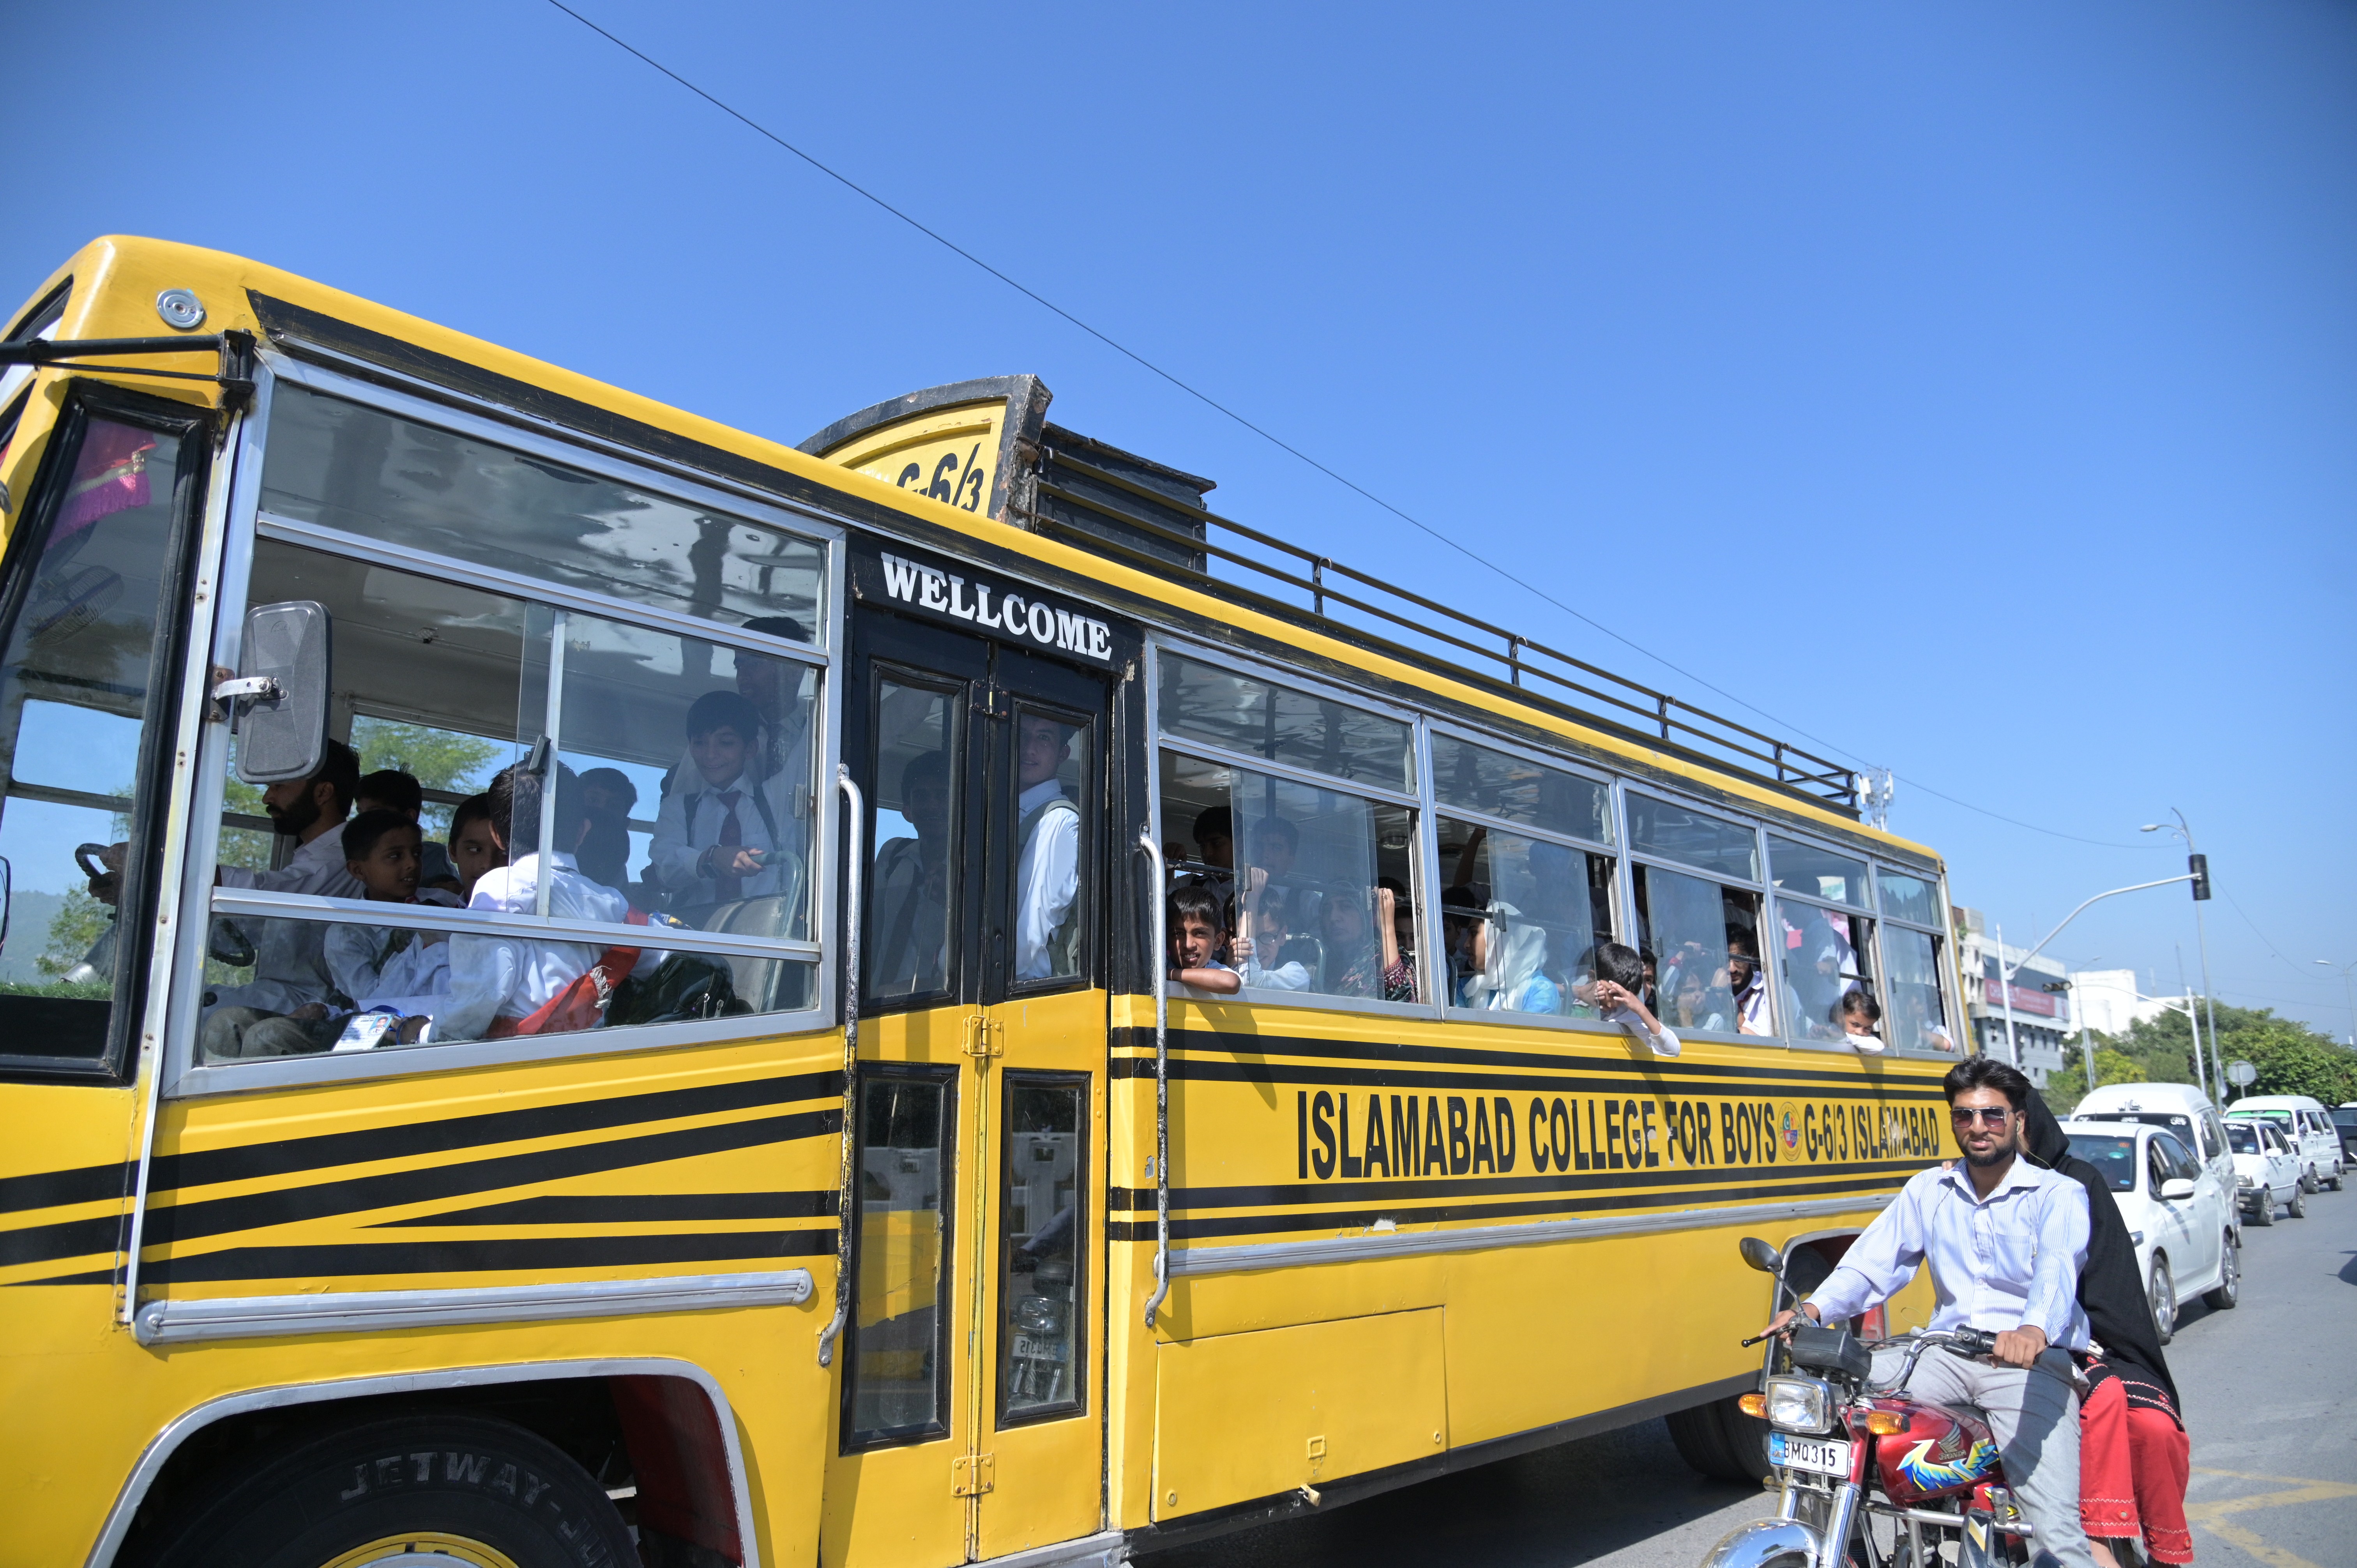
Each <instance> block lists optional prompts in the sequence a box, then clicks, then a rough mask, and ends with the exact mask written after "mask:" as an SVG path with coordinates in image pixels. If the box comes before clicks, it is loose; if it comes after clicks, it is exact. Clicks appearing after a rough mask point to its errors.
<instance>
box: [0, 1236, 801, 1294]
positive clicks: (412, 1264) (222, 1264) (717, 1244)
mask: <svg viewBox="0 0 2357 1568" xmlns="http://www.w3.org/2000/svg"><path fill="white" fill-rule="evenodd" d="M833 1255H834V1226H832V1225H823V1226H819V1227H816V1228H814V1229H812V1230H707V1231H701V1232H693V1231H692V1232H689V1233H687V1234H685V1235H676V1236H528V1237H522V1238H516V1239H511V1240H480V1241H475V1240H454V1241H352V1242H343V1243H339V1244H332V1245H327V1246H296V1247H232V1248H230V1249H228V1250H227V1251H220V1252H199V1253H197V1254H196V1255H195V1256H193V1257H187V1258H163V1259H158V1260H156V1261H155V1262H147V1263H143V1264H142V1265H140V1269H139V1283H141V1284H143V1285H145V1284H148V1283H156V1284H223V1283H244V1282H248V1281H253V1280H321V1279H341V1278H348V1277H350V1276H351V1275H354V1274H387V1275H397V1274H465V1273H508V1272H510V1271H516V1272H522V1271H527V1270H539V1269H602V1268H629V1267H631V1266H634V1265H643V1264H650V1263H717V1262H753V1263H766V1262H776V1261H777V1260H778V1259H780V1258H823V1257H831V1256H833ZM113 1279H114V1273H113V1270H111V1269H101V1270H93V1271H91V1272H90V1273H79V1274H60V1275H59V1276H57V1277H56V1278H54V1279H46V1280H25V1281H22V1282H20V1283H23V1284H28V1285H89V1284H107V1283H113Z"/></svg>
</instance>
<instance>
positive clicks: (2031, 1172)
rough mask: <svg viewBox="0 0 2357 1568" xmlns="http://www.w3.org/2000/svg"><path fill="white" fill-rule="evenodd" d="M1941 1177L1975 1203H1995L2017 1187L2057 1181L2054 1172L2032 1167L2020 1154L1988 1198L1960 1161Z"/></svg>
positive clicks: (2038, 1166)
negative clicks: (1962, 1191) (1982, 1194)
mask: <svg viewBox="0 0 2357 1568" xmlns="http://www.w3.org/2000/svg"><path fill="white" fill-rule="evenodd" d="M1941 1175H1942V1176H1945V1177H1946V1178H1947V1179H1948V1180H1950V1181H1952V1182H1953V1183H1955V1184H1956V1186H1957V1187H1961V1188H1962V1189H1963V1190H1964V1196H1965V1197H1969V1198H1971V1199H1972V1200H1973V1201H1974V1202H1975V1203H1994V1202H1996V1200H1997V1199H1998V1198H2000V1197H2004V1196H2005V1195H2006V1194H2007V1193H2008V1192H2011V1191H2013V1190H2014V1189H2015V1188H2016V1187H2025V1188H2027V1187H2045V1186H2046V1185H2048V1184H2049V1183H2050V1182H2051V1181H2053V1180H2054V1179H2055V1176H2054V1173H2053V1172H2052V1171H2050V1170H2048V1169H2046V1168H2045V1167H2044V1166H2042V1165H2031V1164H2030V1163H2029V1161H2028V1160H2026V1159H2024V1158H2022V1157H2021V1155H2019V1154H2016V1155H2014V1156H2013V1168H2012V1169H2010V1170H2008V1171H2007V1172H2006V1173H2005V1179H2004V1180H2003V1181H2000V1182H1998V1183H1997V1184H1996V1189H1995V1190H1994V1191H1992V1192H1991V1193H1990V1194H1989V1195H1988V1197H1986V1198H1984V1197H1981V1194H1980V1188H1978V1187H1975V1186H1974V1185H1973V1177H1972V1170H1971V1167H1970V1165H1967V1164H1966V1162H1964V1161H1963V1160H1958V1161H1957V1162H1956V1163H1955V1165H1953V1167H1951V1168H1950V1169H1948V1170H1945V1171H1943V1172H1942V1173H1941Z"/></svg>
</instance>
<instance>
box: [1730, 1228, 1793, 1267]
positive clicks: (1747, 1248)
mask: <svg viewBox="0 0 2357 1568" xmlns="http://www.w3.org/2000/svg"><path fill="white" fill-rule="evenodd" d="M1736 1246H1737V1247H1738V1249H1740V1251H1742V1253H1743V1261H1744V1262H1747V1263H1749V1264H1750V1265H1751V1266H1752V1267H1753V1268H1755V1269H1758V1270H1759V1271H1760V1273H1763V1274H1772V1273H1775V1272H1776V1271H1777V1270H1778V1269H1779V1268H1781V1266H1782V1265H1783V1262H1784V1260H1783V1259H1781V1258H1780V1257H1778V1256H1777V1255H1776V1249H1775V1248H1773V1247H1771V1246H1770V1245H1769V1244H1768V1243H1767V1242H1765V1241H1762V1240H1760V1238H1759V1237H1757V1236H1746V1237H1745V1238H1744V1239H1743V1240H1740V1241H1738V1242H1737V1243H1736Z"/></svg>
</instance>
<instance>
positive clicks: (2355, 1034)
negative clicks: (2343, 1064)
mask: <svg viewBox="0 0 2357 1568" xmlns="http://www.w3.org/2000/svg"><path fill="white" fill-rule="evenodd" d="M2317 962H2319V963H2320V964H2322V965H2323V966H2324V967H2325V968H2327V969H2337V970H2339V971H2340V972H2341V987H2342V989H2344V990H2346V991H2347V992H2348V993H2349V1048H2350V1049H2352V1050H2357V982H2352V981H2351V980H2350V978H2349V972H2350V971H2351V970H2352V969H2357V962H2351V963H2334V962H2333V961H2331V960H2330V959H2323V958H2320V959H2318V960H2317Z"/></svg>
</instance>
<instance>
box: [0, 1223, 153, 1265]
mask: <svg viewBox="0 0 2357 1568" xmlns="http://www.w3.org/2000/svg"><path fill="white" fill-rule="evenodd" d="M130 1224H131V1216H130V1215H129V1214H127V1213H124V1211H122V1210H121V1209H117V1210H116V1211H115V1212H114V1213H113V1214H102V1215H99V1216H97V1217H96V1218H95V1219H61V1220H59V1221H58V1222H57V1223H56V1224H54V1225H27V1226H22V1227H20V1228H18V1229H16V1230H0V1268H7V1267H10V1266H12V1265H14V1264H16V1263H46V1262H49V1261H50V1260H51V1259H53V1258H87V1257H89V1256H90V1255H91V1254H92V1253H94V1252H119V1251H122V1250H123V1244H124V1240H125V1233H126V1231H127V1230H128V1229H129V1227H130Z"/></svg>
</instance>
